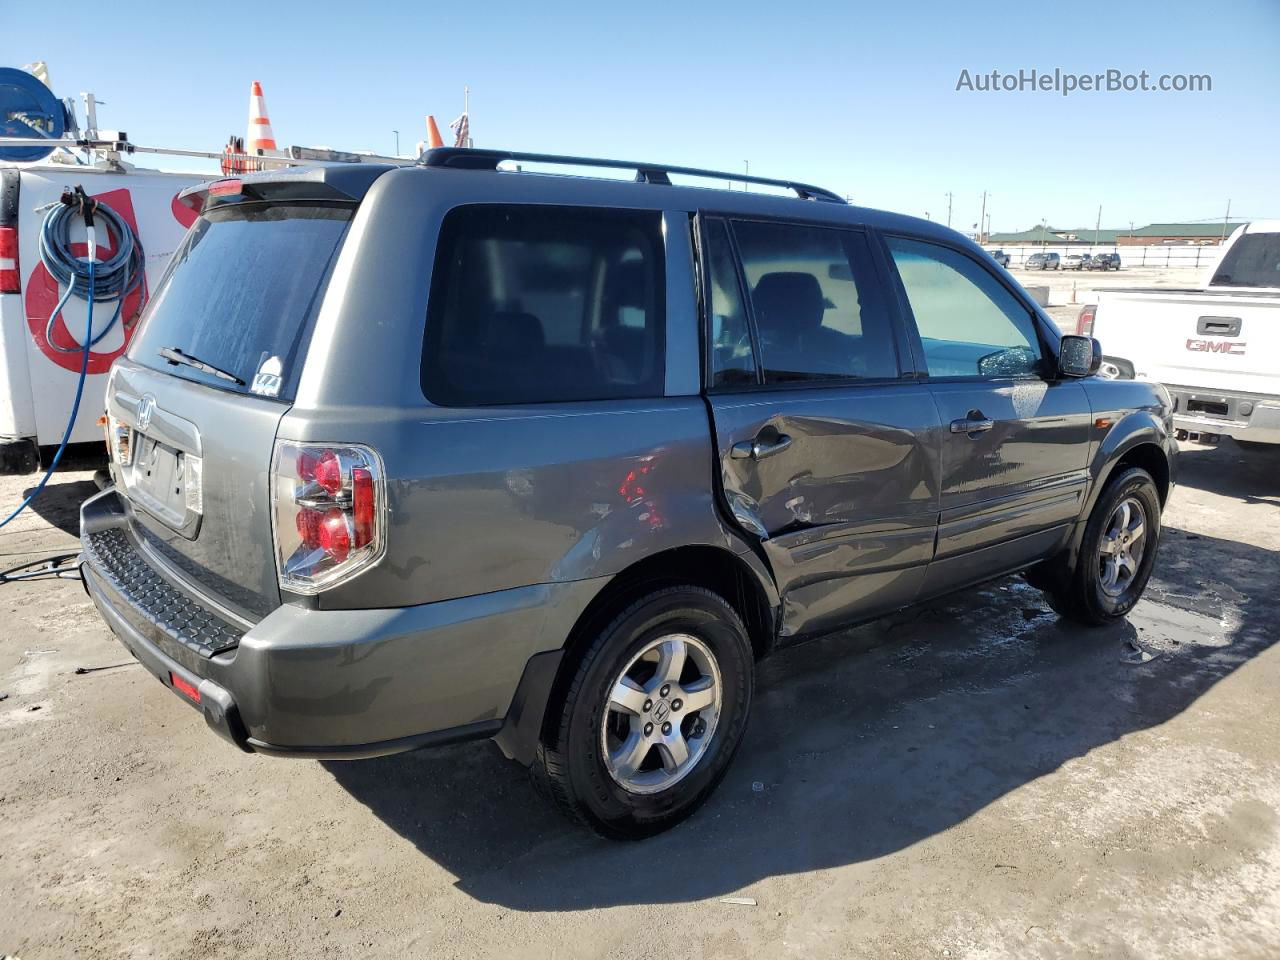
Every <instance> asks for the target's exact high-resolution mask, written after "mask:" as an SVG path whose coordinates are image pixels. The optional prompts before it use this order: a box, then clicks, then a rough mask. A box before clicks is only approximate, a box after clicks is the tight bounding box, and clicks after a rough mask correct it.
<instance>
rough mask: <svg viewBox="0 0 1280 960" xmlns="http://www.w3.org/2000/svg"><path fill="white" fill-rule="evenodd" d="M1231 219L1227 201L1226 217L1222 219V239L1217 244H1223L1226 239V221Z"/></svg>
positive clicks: (1229, 203) (1229, 202)
mask: <svg viewBox="0 0 1280 960" xmlns="http://www.w3.org/2000/svg"><path fill="white" fill-rule="evenodd" d="M1230 219H1231V201H1230V200H1228V201H1227V215H1226V216H1225V217H1223V218H1222V239H1221V240H1219V241H1218V242H1219V243H1225V242H1226V239H1227V221H1228V220H1230Z"/></svg>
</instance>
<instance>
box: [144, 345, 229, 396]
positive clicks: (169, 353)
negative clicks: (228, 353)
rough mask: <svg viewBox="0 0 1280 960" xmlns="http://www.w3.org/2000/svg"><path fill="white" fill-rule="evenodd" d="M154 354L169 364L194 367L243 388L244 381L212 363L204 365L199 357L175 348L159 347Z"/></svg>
mask: <svg viewBox="0 0 1280 960" xmlns="http://www.w3.org/2000/svg"><path fill="white" fill-rule="evenodd" d="M156 352H157V353H159V354H160V356H162V357H164V358H165V359H166V360H168V361H169V362H170V363H182V364H185V365H186V366H188V367H195V368H196V369H197V370H200V371H202V372H203V373H208V374H212V375H213V376H215V377H221V378H222V379H223V380H230V381H231V382H232V383H234V384H235V385H236V386H238V387H243V386H244V381H243V380H241V379H240V378H239V377H237V376H236V375H235V374H234V373H228V372H227V371H226V370H223V369H221V368H219V367H215V366H214V365H213V364H212V363H205V362H204V361H203V360H201V359H200V358H199V357H193V356H190V355H188V354H185V353H183V352H182V351H181V350H179V349H178V348H177V347H161V348H160V349H159V350H157V351H156Z"/></svg>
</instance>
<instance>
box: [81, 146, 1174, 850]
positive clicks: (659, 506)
mask: <svg viewBox="0 0 1280 960" xmlns="http://www.w3.org/2000/svg"><path fill="white" fill-rule="evenodd" d="M504 161H518V162H540V163H549V162H562V163H573V164H575V165H581V164H591V165H596V166H611V167H621V168H625V169H629V170H634V171H637V173H638V176H637V178H636V180H621V179H618V180H608V179H600V180H593V179H584V178H579V177H548V176H544V175H538V174H528V173H501V174H499V173H498V172H496V170H497V167H498V165H499V164H500V163H502V162H504ZM671 173H678V174H681V175H684V176H704V177H713V178H720V179H726V180H727V179H739V180H740V179H742V177H741V175H738V174H733V175H730V174H722V173H711V172H707V171H701V172H700V171H691V170H687V169H682V168H673V169H662V168H654V167H652V166H647V165H646V166H641V165H634V164H625V163H613V162H610V161H599V160H591V159H583V158H576V159H574V158H549V157H545V156H541V155H537V154H511V153H505V152H500V151H488V150H458V149H437V150H434V151H430V152H428V153H427V154H425V155H424V157H423V159H422V160H421V161H420V162H419V164H418V165H416V166H412V167H389V166H380V165H374V164H368V165H347V166H341V167H339V166H329V167H324V168H318V169H312V170H307V171H294V170H290V171H282V172H277V173H272V174H265V175H251V176H245V177H244V178H242V179H229V180H221V181H217V182H215V183H213V184H212V185H210V186H208V187H207V188H204V190H203V192H202V193H201V198H202V200H203V203H202V207H201V209H202V211H203V212H202V213H201V215H200V219H199V220H198V221H197V223H196V224H195V225H194V226H193V228H192V230H191V231H190V233H189V234H188V235H187V238H186V239H185V241H184V242H183V244H182V245H181V246H180V247H179V249H178V250H177V251H176V253H175V255H174V258H173V262H172V266H171V267H170V269H169V271H168V273H167V274H166V276H165V277H164V279H163V280H162V282H161V283H160V285H159V288H158V290H157V292H156V295H155V297H154V298H153V299H152V301H151V306H150V308H149V311H148V313H147V314H146V316H145V317H144V319H143V321H142V328H141V329H140V330H139V332H138V334H137V335H136V337H135V338H134V340H133V341H132V343H131V345H130V348H129V352H128V354H127V356H126V357H125V358H122V359H121V360H120V361H118V362H117V363H116V365H115V368H114V370H113V371H112V374H111V380H110V384H109V386H108V391H107V415H108V419H107V421H106V429H107V432H108V439H109V446H110V448H111V467H110V470H111V474H112V477H113V480H114V486H112V487H108V488H107V489H106V490H104V491H103V492H102V493H101V494H99V495H97V496H95V497H93V498H91V499H90V500H88V501H87V502H86V503H85V504H84V506H83V509H82V512H81V542H82V545H83V564H82V570H83V572H84V578H85V584H86V588H87V589H88V591H89V593H90V595H91V596H92V597H93V599H94V601H95V603H96V604H97V606H98V609H99V610H100V612H101V614H102V616H103V618H104V619H105V620H106V622H107V623H108V624H109V625H110V627H111V629H112V630H114V631H115V633H116V634H117V636H118V637H119V638H120V640H121V641H122V642H123V644H124V645H125V646H126V647H127V648H129V649H130V650H131V651H132V652H133V653H134V655H136V656H137V658H138V659H139V660H140V661H141V662H142V663H143V664H144V665H145V666H146V668H147V669H148V670H149V671H150V672H151V673H152V674H154V675H155V676H156V677H157V678H159V680H160V681H161V682H162V683H164V684H165V685H166V686H168V687H170V688H171V690H172V691H173V692H174V693H175V694H176V695H177V696H179V697H180V698H182V699H183V700H185V701H186V702H187V703H189V704H190V705H192V706H194V707H195V708H197V709H198V710H200V711H201V712H202V713H203V714H204V717H205V720H206V721H207V723H208V724H209V726H211V727H212V728H213V729H214V730H215V731H216V732H217V733H219V734H221V735H222V736H223V737H225V738H226V739H228V740H230V741H231V742H232V743H234V744H235V745H237V746H238V747H240V748H241V749H243V750H246V751H252V752H257V753H262V754H268V755H275V756H293V757H311V758H333V759H342V758H349V759H354V758H361V757H370V756H379V755H383V754H391V753H396V752H398V751H404V750H412V749H416V748H419V747H427V746H431V745H436V744H444V743H453V742H456V741H462V740H470V739H477V738H486V737H491V738H493V739H495V740H496V741H497V743H498V745H499V747H501V749H502V750H503V751H504V752H505V753H506V754H507V756H509V757H511V758H513V759H514V760H516V761H518V762H520V763H523V764H526V765H531V766H532V768H533V773H534V776H535V778H536V779H537V780H538V781H539V782H540V783H541V784H542V785H543V786H544V787H545V788H546V792H547V793H549V794H550V796H551V797H553V798H554V799H555V801H556V802H557V803H558V804H559V805H560V806H561V807H562V808H563V809H565V810H566V811H567V812H568V813H569V814H570V815H571V816H573V817H575V818H577V819H578V820H579V821H581V822H583V823H585V824H587V825H589V826H590V827H592V828H594V829H595V830H597V831H599V832H600V833H602V834H605V835H607V836H611V837H635V836H643V835H646V834H652V833H655V832H657V831H659V830H662V829H664V828H666V827H668V826H670V825H671V824H673V823H675V822H676V821H678V820H680V819H681V818H683V817H685V816H687V815H688V814H689V813H691V812H692V811H693V810H694V809H695V808H697V807H698V805H699V804H701V803H702V802H703V801H704V800H705V799H706V798H707V796H708V795H709V794H710V792H711V791H712V790H713V788H714V787H715V785H716V783H717V782H718V781H719V780H720V778H721V777H722V776H723V775H724V773H725V771H726V769H727V767H728V765H729V763H730V761H731V759H732V757H733V755H734V752H735V751H736V750H737V749H738V746H739V744H740V742H741V741H742V736H743V731H744V729H745V727H746V724H747V717H748V714H749V712H750V707H751V699H752V690H753V685H754V677H755V673H756V664H757V662H758V661H759V660H760V659H761V658H762V657H765V656H767V655H768V654H770V653H771V652H772V651H773V650H775V649H776V648H778V647H780V646H782V645H784V644H787V643H791V642H794V641H796V640H798V639H801V638H805V637H811V636H815V635H818V634H821V633H823V632H827V631H831V630H834V629H837V628H840V627H844V626H847V625H848V624H851V623H855V622H859V621H864V620H867V619H870V618H873V617H876V616H878V615H881V614H884V613H888V612H890V611H894V610H897V609H900V608H902V607H904V606H908V605H910V604H913V603H917V602H920V601H923V600H926V599H929V598H932V597H936V596H939V595H942V594H945V593H948V592H951V591H955V590H958V589H963V588H967V587H969V586H971V585H973V584H975V583H978V582H981V581H984V580H988V579H991V578H993V577H997V576H1002V575H1005V574H1008V573H1011V572H1013V571H1017V570H1026V571H1027V576H1028V578H1029V579H1030V580H1031V582H1032V583H1033V584H1035V585H1036V586H1038V587H1040V588H1042V589H1044V590H1045V591H1046V592H1047V595H1048V597H1049V602H1050V603H1051V604H1053V606H1054V608H1055V609H1056V610H1058V611H1059V612H1060V613H1061V614H1062V615H1063V616H1066V617H1070V618H1073V619H1075V620H1078V621H1080V622H1082V623H1088V624H1104V623H1109V622H1111V621H1114V620H1116V619H1118V618H1121V617H1123V616H1124V615H1125V614H1126V613H1128V611H1129V610H1130V609H1131V608H1132V607H1133V605H1134V604H1135V603H1136V602H1137V600H1138V598H1139V597H1140V596H1141V595H1142V592H1143V589H1144V588H1145V586H1146V583H1147V578H1148V576H1149V575H1150V573H1151V568H1152V564H1153V562H1154V560H1155V555H1156V549H1157V544H1158V541H1159V535H1160V515H1161V510H1162V508H1163V505H1164V503H1165V501H1166V499H1167V497H1168V495H1169V490H1170V487H1171V485H1172V483H1173V480H1174V466H1175V461H1174V455H1175V450H1176V445H1175V444H1174V442H1173V440H1172V438H1171V436H1170V432H1169V431H1170V421H1169V416H1170V412H1169V407H1168V403H1167V397H1166V396H1165V394H1164V393H1163V391H1162V390H1161V389H1160V388H1158V387H1153V386H1150V385H1147V384H1142V383H1136V382H1131V381H1107V380H1103V379H1100V378H1098V377H1095V376H1093V374H1094V372H1095V370H1096V369H1097V364H1098V361H1099V359H1100V357H1099V352H1098V347H1097V345H1096V343H1095V342H1094V341H1093V340H1092V339H1090V338H1088V337H1075V336H1062V335H1061V334H1059V332H1058V331H1057V329H1056V328H1055V326H1054V325H1053V323H1052V322H1051V321H1050V320H1049V319H1048V317H1047V316H1046V315H1045V314H1044V313H1042V312H1041V311H1040V309H1039V308H1038V307H1037V306H1036V305H1035V303H1034V302H1033V301H1032V300H1031V299H1030V298H1029V297H1028V295H1027V294H1026V292H1025V291H1024V290H1023V289H1022V288H1021V287H1020V286H1019V285H1017V284H1016V283H1015V282H1013V281H1012V280H1011V279H1010V277H1009V276H1008V275H1006V274H1005V273H1003V272H1002V271H998V270H996V269H995V266H994V264H993V263H992V262H991V259H990V257H988V256H987V255H986V254H985V253H984V252H983V250H982V249H981V248H980V247H979V246H977V245H976V244H975V243H973V242H972V241H970V240H968V239H967V238H965V237H963V236H961V235H960V234H958V233H955V232H954V231H951V230H948V229H946V228H945V227H942V226H939V225H938V224H935V223H930V222H928V221H925V220H917V219H914V218H910V217H905V216H898V215H894V214H890V213H881V212H877V211H873V210H867V209H861V208H858V207H853V206H848V205H846V204H845V203H844V202H843V200H841V198H840V197H839V196H838V195H836V194H834V193H831V192H828V191H826V190H823V189H821V188H818V187H811V186H806V185H804V184H796V183H791V182H788V181H765V180H760V181H759V182H765V183H772V184H774V185H777V186H781V187H787V188H790V189H791V190H793V191H794V192H795V193H797V194H798V196H799V198H800V199H790V198H786V197H780V196H770V195H766V194H763V193H760V194H757V193H747V192H728V191H713V190H706V189H689V188H685V187H679V186H670V185H669V179H668V177H669V174H671ZM753 182H756V181H754V180H753ZM956 304H964V305H965V309H963V310H958V309H956V306H955V305H956ZM419 344H421V347H418V346H417V345H419ZM797 387H800V388H803V389H796V388H797ZM1027 397H1031V398H1032V399H1033V401H1034V402H1032V403H1031V404H1030V405H1028V404H1027V403H1025V402H1024V401H1025V400H1026V398H1027ZM1103 412H1105V414H1106V416H1105V418H1104V417H1102V416H1101V413H1103ZM975 708H976V707H975ZM133 722H135V723H139V724H141V723H146V722H148V721H147V718H146V715H145V714H143V715H139V716H138V717H136V718H135V719H134V721H133Z"/></svg>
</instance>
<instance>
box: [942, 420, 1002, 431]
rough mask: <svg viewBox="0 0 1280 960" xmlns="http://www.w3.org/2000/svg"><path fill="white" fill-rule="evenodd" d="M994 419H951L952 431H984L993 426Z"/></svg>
mask: <svg viewBox="0 0 1280 960" xmlns="http://www.w3.org/2000/svg"><path fill="white" fill-rule="evenodd" d="M995 425H996V424H995V421H994V420H952V421H951V432H952V433H986V432H987V431H988V430H990V429H991V428H992V427H994V426H995Z"/></svg>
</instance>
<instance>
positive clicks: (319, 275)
mask: <svg viewBox="0 0 1280 960" xmlns="http://www.w3.org/2000/svg"><path fill="white" fill-rule="evenodd" d="M353 213H354V207H352V206H351V205H349V204H317V203H305V204H303V203H253V202H250V203H237V204H226V205H224V206H220V207H217V208H215V209H213V210H211V211H208V212H206V213H205V214H204V215H202V216H201V217H200V219H198V220H197V221H196V222H195V224H194V225H193V226H192V228H191V230H190V231H189V232H188V233H187V236H186V238H185V239H184V240H183V242H182V245H181V246H180V247H179V248H178V250H177V252H176V253H175V254H174V256H173V260H172V262H171V263H170V265H169V269H168V272H167V273H166V274H165V277H164V279H163V280H161V281H160V285H159V287H158V288H157V290H156V293H155V296H154V297H152V299H151V303H150V305H149V306H148V308H147V312H146V314H145V316H144V318H143V324H142V329H141V330H140V331H139V332H138V336H137V337H136V338H135V340H134V341H133V344H132V345H131V347H130V349H129V357H130V359H132V360H134V361H136V362H137V363H140V364H143V365H144V366H148V367H152V368H154V369H157V370H163V371H164V372H166V373H169V374H172V375H173V376H176V377H185V378H188V379H191V380H195V381H197V382H199V383H204V384H208V385H209V386H213V387H218V388H219V389H224V390H234V391H237V392H242V393H244V392H253V393H258V394H261V395H263V396H268V397H279V398H280V399H283V400H290V399H292V397H293V392H294V390H295V389H296V386H297V379H298V374H299V372H300V368H301V366H302V361H303V359H304V357H305V356H306V349H307V344H308V342H309V341H310V338H311V327H312V325H313V323H314V321H315V315H316V311H317V310H318V309H319V306H320V300H321V298H322V296H323V294H324V289H325V286H326V285H327V283H328V280H329V273H330V271H331V270H332V268H333V262H334V260H335V258H336V257H337V254H338V249H339V247H340V246H341V244H342V238H343V237H344V236H345V234H346V231H347V227H348V225H349V224H350V222H351V217H352V214H353ZM166 348H167V349H170V350H178V351H181V353H183V354H185V355H186V356H188V357H191V358H193V359H196V360H199V361H201V362H202V363H204V364H207V365H209V366H210V367H216V368H218V369H219V370H222V371H225V372H227V373H229V374H231V375H233V376H234V377H236V378H238V379H239V380H240V381H243V382H242V383H241V384H237V383H235V382H234V381H232V380H230V379H227V378H224V377H219V376H217V375H215V374H213V373H211V372H210V371H208V370H201V369H198V368H196V367H194V366H188V365H186V364H182V365H178V364H171V363H169V362H167V361H166V360H165V359H164V358H163V357H162V356H160V351H161V350H164V349H166Z"/></svg>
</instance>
